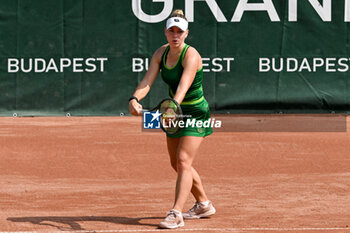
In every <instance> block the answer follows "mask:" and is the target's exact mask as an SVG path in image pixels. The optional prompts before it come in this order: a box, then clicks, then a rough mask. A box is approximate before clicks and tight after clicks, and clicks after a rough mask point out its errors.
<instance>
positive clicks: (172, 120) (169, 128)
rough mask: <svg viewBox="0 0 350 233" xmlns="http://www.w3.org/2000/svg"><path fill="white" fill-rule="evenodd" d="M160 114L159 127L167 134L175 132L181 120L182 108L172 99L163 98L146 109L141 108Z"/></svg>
mask: <svg viewBox="0 0 350 233" xmlns="http://www.w3.org/2000/svg"><path fill="white" fill-rule="evenodd" d="M157 111H158V114H160V127H161V129H162V130H163V131H164V132H166V133H167V134H171V135H173V134H176V133H177V132H179V130H180V128H181V127H180V124H179V122H180V121H182V120H183V114H182V109H181V107H180V105H179V104H178V103H177V102H176V101H175V100H174V99H170V98H167V99H163V100H162V101H160V103H159V104H158V105H157V106H156V107H154V108H152V109H150V110H148V109H142V112H157Z"/></svg>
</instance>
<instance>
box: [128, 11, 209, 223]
mask: <svg viewBox="0 0 350 233" xmlns="http://www.w3.org/2000/svg"><path fill="white" fill-rule="evenodd" d="M188 33H189V30H188V21H187V19H186V18H185V16H184V14H183V11H182V10H175V11H173V12H172V14H171V16H170V18H168V19H167V21H166V28H165V36H166V38H167V41H168V44H165V45H163V46H161V47H160V48H159V49H157V50H156V51H155V53H154V54H153V57H152V59H151V63H150V67H149V69H148V71H147V73H146V75H145V77H144V78H143V80H142V81H141V83H140V84H139V85H138V87H137V89H136V91H135V92H134V94H133V96H132V97H131V98H130V99H129V111H130V113H131V114H132V115H136V116H137V115H141V114H142V112H141V109H142V105H141V104H140V103H139V100H141V99H143V98H144V97H145V96H146V95H147V93H148V92H149V90H150V88H151V86H152V84H153V82H154V81H155V79H156V78H157V76H158V74H159V72H161V76H162V78H163V80H164V81H165V82H166V83H167V84H168V86H169V95H170V98H172V99H174V100H175V101H176V102H177V103H179V104H180V106H181V108H182V110H183V114H184V115H188V116H191V119H192V120H193V119H195V120H197V121H198V120H200V121H205V120H208V119H209V118H210V110H209V105H208V103H207V101H206V99H205V98H204V96H203V88H202V80H203V66H202V58H201V56H200V55H199V53H198V52H197V50H196V49H194V48H193V47H190V46H189V45H187V44H186V43H185V39H186V38H187V36H188ZM212 132H213V130H212V128H211V127H201V128H196V127H185V128H181V129H180V131H179V132H178V133H176V134H174V135H170V134H167V147H168V152H169V155H170V161H171V165H172V167H173V168H174V169H175V171H176V172H177V181H176V191H175V202H174V206H173V208H172V210H170V211H169V212H168V214H167V216H166V218H165V219H164V220H163V221H162V222H161V223H160V224H159V227H161V228H169V229H173V228H178V227H182V226H184V221H183V219H184V218H185V219H196V218H201V217H208V216H211V215H213V214H215V212H216V210H215V208H214V206H213V205H212V203H211V202H210V201H209V200H208V198H207V195H206V194H205V192H204V189H203V185H202V182H201V179H200V177H199V175H198V173H197V171H196V170H195V169H194V168H193V167H192V163H193V160H194V158H195V155H196V154H197V151H198V149H199V147H200V144H201V142H202V141H203V139H204V137H206V136H208V135H210V134H212ZM190 192H192V194H193V196H194V197H195V199H196V203H195V205H194V206H193V207H192V208H191V209H190V210H189V211H187V212H186V213H183V214H182V210H183V207H184V204H185V202H186V200H187V198H188V195H189V193H190Z"/></svg>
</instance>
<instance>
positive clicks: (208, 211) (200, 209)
mask: <svg viewBox="0 0 350 233" xmlns="http://www.w3.org/2000/svg"><path fill="white" fill-rule="evenodd" d="M215 213H216V210H215V208H214V206H213V204H212V203H211V202H209V204H208V206H204V205H202V204H201V203H199V202H196V203H195V204H194V206H193V207H192V208H191V209H190V210H189V211H187V212H186V213H183V218H184V219H197V218H205V217H209V216H212V215H214V214H215Z"/></svg>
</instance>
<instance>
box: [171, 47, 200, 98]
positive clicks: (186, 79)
mask: <svg viewBox="0 0 350 233" xmlns="http://www.w3.org/2000/svg"><path fill="white" fill-rule="evenodd" d="M201 64H202V58H201V56H200V55H199V53H198V52H197V50H196V49H195V48H193V47H189V48H188V49H187V52H186V54H185V57H184V60H183V67H184V70H183V73H182V76H181V80H180V82H179V85H178V87H177V90H176V93H175V96H174V100H176V102H178V103H179V104H181V103H182V101H183V99H184V98H185V95H186V93H187V91H188V89H189V88H190V87H191V85H192V83H193V80H194V78H195V76H196V72H197V70H198V67H201Z"/></svg>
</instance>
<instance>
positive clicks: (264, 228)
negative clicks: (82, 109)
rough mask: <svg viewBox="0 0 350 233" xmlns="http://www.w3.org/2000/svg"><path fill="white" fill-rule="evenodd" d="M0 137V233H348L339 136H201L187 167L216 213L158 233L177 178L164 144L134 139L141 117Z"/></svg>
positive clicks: (34, 126)
mask: <svg viewBox="0 0 350 233" xmlns="http://www.w3.org/2000/svg"><path fill="white" fill-rule="evenodd" d="M348 121H349V119H348ZM348 123H349V122H348ZM348 125H349V124H348ZM0 129H1V130H0V145H1V147H0V155H1V162H0V232H61V231H66V232H101V233H103V232H160V231H163V232H247V233H251V232H267V233H271V232H281V233H286V232H295V233H300V232H303V233H304V232H315V233H323V232H325V233H330V232H332V233H333V232H334V233H343V232H350V227H349V226H350V205H349V203H350V166H349V165H350V157H349V154H348V153H349V148H350V134H349V132H348V131H349V130H348V129H347V130H346V131H345V132H216V133H214V134H213V135H211V136H209V137H207V138H206V139H205V140H204V143H203V144H202V146H201V149H200V153H199V154H198V155H197V157H196V161H195V164H194V166H195V167H196V168H197V170H198V172H199V173H200V175H201V177H202V179H203V183H204V187H205V189H206V190H207V193H208V196H209V197H210V199H211V200H212V202H213V203H214V205H215V207H216V209H217V214H216V215H215V216H214V217H212V218H208V219H201V220H190V221H186V222H185V227H183V228H180V229H177V230H174V231H171V230H160V229H158V228H157V225H158V223H159V222H160V221H161V220H162V219H163V218H164V217H165V213H166V212H167V211H168V210H169V209H170V208H171V207H172V202H173V196H174V187H175V179H176V173H175V172H174V171H172V170H171V167H170V163H169V159H168V155H167V149H166V144H165V135H164V134H163V133H147V132H141V118H140V117H60V118H57V117H35V118H33V117H25V118H20V117H17V118H6V117H5V118H0ZM193 201H194V199H193V198H192V197H191V198H190V199H189V200H188V202H187V204H186V209H187V208H190V207H191V206H192V204H193Z"/></svg>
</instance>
